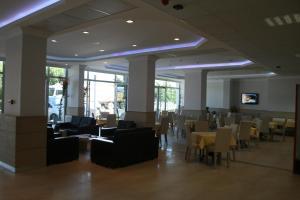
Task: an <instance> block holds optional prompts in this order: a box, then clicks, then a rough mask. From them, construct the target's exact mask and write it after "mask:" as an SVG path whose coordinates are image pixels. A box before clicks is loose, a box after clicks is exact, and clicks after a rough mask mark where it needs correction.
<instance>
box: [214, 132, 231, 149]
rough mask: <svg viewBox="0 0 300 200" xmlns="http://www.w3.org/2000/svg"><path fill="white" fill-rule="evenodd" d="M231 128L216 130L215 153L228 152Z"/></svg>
mask: <svg viewBox="0 0 300 200" xmlns="http://www.w3.org/2000/svg"><path fill="white" fill-rule="evenodd" d="M231 137H232V130H231V128H224V127H222V128H218V129H217V135H216V142H215V152H228V151H229V150H230V139H231Z"/></svg>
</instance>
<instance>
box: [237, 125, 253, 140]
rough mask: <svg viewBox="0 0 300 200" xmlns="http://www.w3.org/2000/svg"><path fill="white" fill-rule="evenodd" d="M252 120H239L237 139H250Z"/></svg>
mask: <svg viewBox="0 0 300 200" xmlns="http://www.w3.org/2000/svg"><path fill="white" fill-rule="evenodd" d="M252 124H253V122H252V121H241V122H240V131H239V139H240V140H250V133H251V127H252Z"/></svg>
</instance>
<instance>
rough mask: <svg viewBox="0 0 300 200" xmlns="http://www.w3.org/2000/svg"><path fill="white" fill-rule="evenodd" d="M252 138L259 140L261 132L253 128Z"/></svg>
mask: <svg viewBox="0 0 300 200" xmlns="http://www.w3.org/2000/svg"><path fill="white" fill-rule="evenodd" d="M250 136H251V137H255V138H259V132H258V131H257V128H254V127H251V131H250Z"/></svg>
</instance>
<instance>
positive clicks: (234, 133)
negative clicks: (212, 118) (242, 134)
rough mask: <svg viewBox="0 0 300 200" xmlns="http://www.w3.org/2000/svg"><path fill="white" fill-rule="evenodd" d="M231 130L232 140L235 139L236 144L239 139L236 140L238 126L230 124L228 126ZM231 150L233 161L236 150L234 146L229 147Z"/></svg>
mask: <svg viewBox="0 0 300 200" xmlns="http://www.w3.org/2000/svg"><path fill="white" fill-rule="evenodd" d="M229 127H230V128H231V133H232V136H233V138H234V139H235V141H236V142H237V143H238V141H239V139H238V129H239V125H238V124H231V125H230V126H229ZM230 148H231V150H232V159H233V160H234V161H235V150H236V146H231V147H230Z"/></svg>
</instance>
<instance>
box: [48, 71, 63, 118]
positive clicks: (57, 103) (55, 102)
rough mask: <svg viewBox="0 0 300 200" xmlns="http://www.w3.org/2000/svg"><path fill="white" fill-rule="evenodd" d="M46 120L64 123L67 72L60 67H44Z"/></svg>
mask: <svg viewBox="0 0 300 200" xmlns="http://www.w3.org/2000/svg"><path fill="white" fill-rule="evenodd" d="M46 76H47V82H46V86H47V88H48V89H47V92H48V93H47V96H48V103H47V105H48V120H49V121H52V122H53V123H56V122H58V121H64V117H65V111H66V102H67V101H66V98H67V95H66V94H67V91H66V90H67V78H66V77H67V70H66V69H65V68H61V67H52V66H51V67H46Z"/></svg>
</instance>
